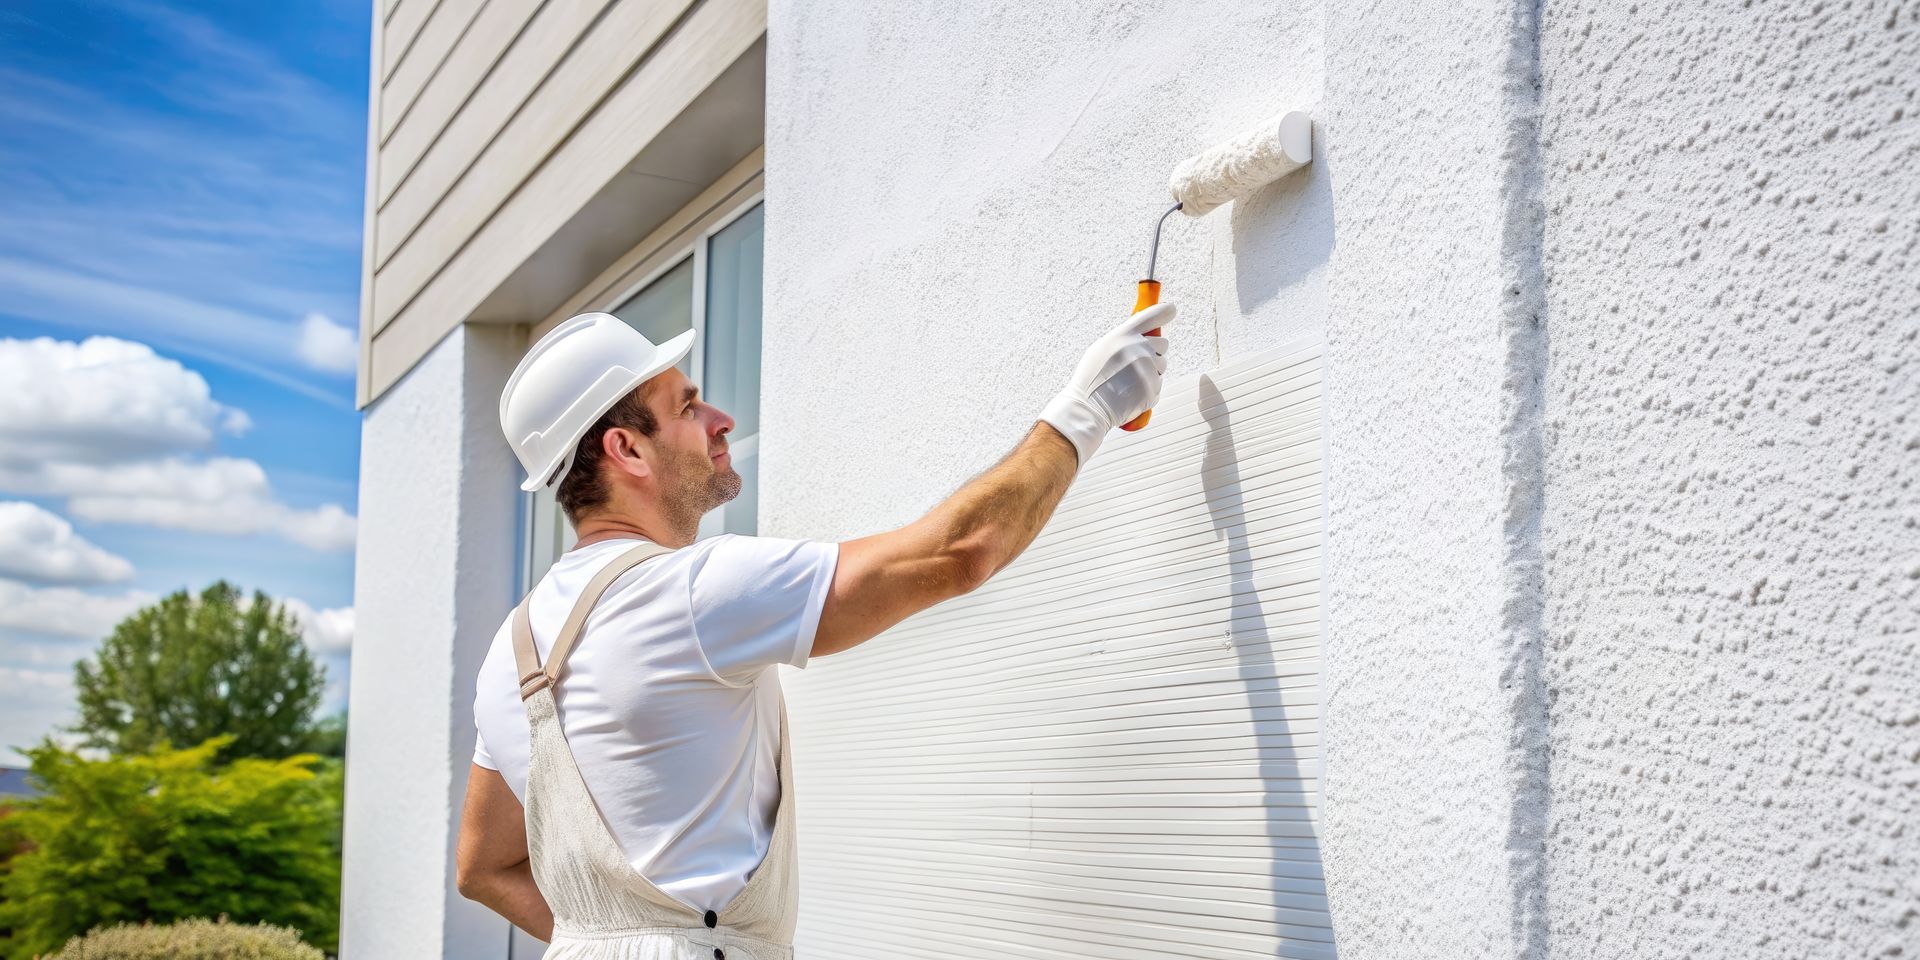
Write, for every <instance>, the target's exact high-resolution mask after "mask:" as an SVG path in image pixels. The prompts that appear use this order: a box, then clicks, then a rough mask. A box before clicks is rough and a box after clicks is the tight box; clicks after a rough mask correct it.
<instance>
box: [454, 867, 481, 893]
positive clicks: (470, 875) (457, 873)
mask: <svg viewBox="0 0 1920 960" xmlns="http://www.w3.org/2000/svg"><path fill="white" fill-rule="evenodd" d="M484 876H485V875H484V874H483V873H481V872H480V871H479V870H476V869H474V868H473V865H472V864H469V863H464V862H463V863H457V864H455V865H454V868H453V888H454V889H455V890H458V891H460V895H461V896H463V897H466V898H467V899H468V900H474V901H480V900H481V898H482V897H484V896H485V893H486V888H487V884H486V882H485V880H484Z"/></svg>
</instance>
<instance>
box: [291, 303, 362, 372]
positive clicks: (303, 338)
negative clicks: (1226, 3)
mask: <svg viewBox="0 0 1920 960" xmlns="http://www.w3.org/2000/svg"><path fill="white" fill-rule="evenodd" d="M300 359H301V360H303V361H305V362H306V364H307V366H310V367H312V368H314V369H315V370H320V371H322V372H325V373H352V372H353V369H354V367H355V366H356V365H357V364H358V363H359V361H360V344H359V340H358V338H356V337H355V336H354V332H353V330H351V329H350V328H347V327H343V326H341V325H340V324H337V323H334V322H333V320H332V319H330V318H329V317H327V316H326V315H325V314H320V313H309V314H307V316H306V319H304V320H302V321H300Z"/></svg>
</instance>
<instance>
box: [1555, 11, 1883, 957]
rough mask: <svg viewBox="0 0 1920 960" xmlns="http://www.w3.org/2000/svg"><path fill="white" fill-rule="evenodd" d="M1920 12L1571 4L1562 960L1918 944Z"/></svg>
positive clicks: (1559, 521)
mask: <svg viewBox="0 0 1920 960" xmlns="http://www.w3.org/2000/svg"><path fill="white" fill-rule="evenodd" d="M1916 14H1920V11H1916V10H1915V8H1914V7H1913V5H1912V4H1890V3H1853V4H1833V3H1829V4H1815V3H1803V4H1752V5H1748V4H1742V3H1736V2H1731V0H1725V2H1718V3H1709V4H1671V5H1667V4H1656V5H1651V6H1650V5H1646V4H1642V5H1641V7H1640V9H1639V11H1638V12H1637V13H1635V12H1631V10H1630V8H1628V7H1626V6H1624V5H1619V4H1609V3H1590V2H1584V0H1583V2H1569V3H1552V4H1548V6H1547V12H1546V16H1545V21H1544V31H1543V34H1542V53H1543V58H1542V59H1543V64H1544V67H1545V76H1546V81H1547V82H1546V88H1545V90H1546V104H1547V107H1548V110H1547V114H1546V117H1547V120H1546V124H1545V128H1544V131H1543V132H1544V134H1545V144H1544V148H1543V157H1542V159H1543V161H1544V169H1545V171H1546V182H1547V191H1546V194H1545V197H1544V199H1545V201H1546V203H1547V218H1546V234H1545V237H1546V257H1545V264H1546V270H1547V281H1548V282H1547V284H1546V291H1547V304H1546V316H1547V349H1546V352H1547V355H1548V357H1549V358H1550V362H1549V364H1548V367H1547V371H1548V375H1547V379H1546V383H1547V390H1546V395H1545V401H1546V411H1547V412H1546V416H1547V420H1548V422H1549V424H1550V425H1551V429H1550V430H1549V432H1548V437H1549V444H1548V447H1547V450H1548V453H1549V456H1548V459H1547V466H1546V472H1547V478H1548V487H1547V490H1548V494H1547V498H1546V511H1545V515H1544V521H1543V525H1542V532H1543V546H1544V554H1545V557H1546V582H1547V584H1548V586H1549V589H1548V607H1547V611H1546V615H1547V624H1548V627H1549V636H1550V637H1551V639H1552V652H1551V659H1550V662H1549V665H1548V674H1549V676H1550V677H1551V681H1552V687H1553V694H1554V706H1553V710H1552V722H1551V730H1552V743H1553V761H1552V811H1553V814H1552V818H1551V826H1552V837H1551V841H1550V846H1549V852H1550V858H1551V870H1550V874H1551V890H1552V895H1551V898H1550V902H1551V918H1552V928H1553V937H1552V945H1553V948H1554V954H1555V955H1556V956H1568V957H1606V956H1619V955H1621V954H1623V953H1631V954H1633V955H1634V956H1637V957H1647V958H1664V957H1779V958H1789V957H1792V958H1799V957H1890V956H1905V957H1911V956H1915V955H1920V649H1917V648H1920V589H1917V588H1920V490H1916V488H1915V484H1916V480H1915V478H1916V476H1917V475H1920V470H1916V467H1917V466H1920V421H1917V419H1916V418H1920V256H1916V249H1917V245H1920V116H1916V115H1917V114H1920V25H1916V22H1915V18H1916Z"/></svg>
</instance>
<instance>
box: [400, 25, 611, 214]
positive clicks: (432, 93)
mask: <svg viewBox="0 0 1920 960" xmlns="http://www.w3.org/2000/svg"><path fill="white" fill-rule="evenodd" d="M606 6H607V0H548V2H547V3H544V4H541V5H539V6H538V7H532V8H530V7H529V5H528V4H527V3H526V2H525V0H494V2H491V3H488V4H487V6H486V9H484V10H482V11H480V16H479V17H477V18H476V20H475V23H474V25H473V26H472V28H471V29H469V30H468V31H467V35H466V36H465V37H462V38H461V40H460V43H459V45H457V46H455V47H454V49H453V52H452V53H450V54H448V56H447V61H446V63H445V64H443V65H442V66H441V68H440V71H439V72H438V73H436V74H435V75H434V76H433V78H432V79H431V80H429V81H428V83H427V85H426V88H425V89H423V90H422V91H421V92H420V96H419V97H418V98H417V99H416V100H415V102H414V105H413V109H411V110H409V111H407V115H406V117H405V118H403V119H398V120H396V121H394V122H392V123H390V124H388V123H383V127H385V128H386V129H389V130H390V131H391V132H390V133H389V134H387V136H386V139H385V142H383V143H382V144H381V149H380V175H379V177H378V179H377V181H376V182H377V189H378V204H379V206H382V207H384V206H385V205H386V204H387V203H388V202H389V201H391V200H392V199H393V195H394V193H395V191H397V190H398V189H399V188H400V186H401V184H403V183H407V182H409V181H410V179H411V178H413V177H415V176H416V174H417V175H418V180H417V181H414V182H413V188H414V189H418V190H421V191H423V192H424V194H425V195H427V196H429V197H431V195H432V194H433V192H434V191H435V190H436V189H438V190H439V191H441V192H444V191H445V190H446V189H447V187H448V186H450V185H451V184H452V183H453V181H454V180H455V179H457V178H458V177H459V176H460V174H462V173H464V172H465V171H466V169H467V167H468V166H470V165H472V163H473V159H474V157H476V156H478V155H479V153H480V151H481V149H482V148H484V147H485V146H486V145H487V144H489V143H491V142H493V139H494V137H495V135H497V134H498V133H499V132H500V128H502V127H504V126H506V124H507V121H509V120H511V119H513V117H514V115H515V114H517V113H518V112H519V111H520V108H521V106H522V105H524V104H525V103H526V102H527V97H528V96H530V95H532V93H533V91H534V90H535V89H537V88H538V87H539V86H540V82H541V81H542V80H545V79H546V77H547V74H548V73H551V72H552V71H553V68H554V67H555V66H556V65H557V64H559V63H560V61H561V59H562V58H563V57H564V56H565V55H566V52H567V49H568V48H569V47H571V46H572V45H573V43H574V41H576V40H578V39H579V38H580V35H581V34H582V33H585V32H586V30H587V28H588V27H589V26H591V25H592V24H593V21H594V18H595V17H598V16H599V15H600V13H601V11H603V10H605V9H606ZM430 151H431V152H432V155H433V162H432V163H431V164H426V167H427V169H426V170H425V171H424V172H421V171H418V169H417V168H419V167H420V166H422V165H423V161H424V160H425V158H426V157H427V156H428V154H429V152H430Z"/></svg>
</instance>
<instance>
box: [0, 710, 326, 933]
mask: <svg viewBox="0 0 1920 960" xmlns="http://www.w3.org/2000/svg"><path fill="white" fill-rule="evenodd" d="M226 745H227V740H226V738H223V737H221V738H215V739H212V740H209V741H207V742H206V743H203V744H201V745H199V746H197V747H192V748H189V749H185V750H171V749H161V750H156V751H154V752H152V753H148V754H143V755H137V756H125V757H110V758H108V759H104V760H90V759H87V758H85V757H83V756H81V755H79V754H77V753H73V752H69V751H66V750H63V749H61V748H59V747H57V746H55V745H54V744H52V743H51V742H47V743H43V744H42V745H41V746H39V747H37V748H34V749H32V750H29V751H27V755H28V756H29V757H30V758H31V759H32V761H33V775H34V776H35V777H36V778H37V779H38V780H39V781H40V783H41V784H42V786H43V791H44V792H42V793H41V795H40V796H38V797H35V798H33V799H30V800H25V801H22V802H20V803H19V804H18V805H17V806H15V807H14V809H13V811H12V812H11V813H10V814H9V815H8V816H7V817H5V818H4V819H0V847H4V848H6V849H19V850H20V851H22V852H19V853H17V854H15V855H14V856H13V857H11V858H9V859H7V860H6V861H5V862H4V863H0V956H5V957H6V958H7V960H30V958H32V957H34V956H36V955H40V954H48V953H51V952H53V951H55V950H58V949H60V947H61V945H62V944H64V943H66V942H67V940H68V939H69V938H71V937H74V936H76V935H79V934H82V933H86V932H87V931H88V930H91V929H93V928H95V927H100V926H106V925H112V924H117V923H141V922H145V921H152V922H154V923H168V922H171V921H175V920H183V919H188V918H192V917H218V916H226V917H229V918H231V919H232V920H233V921H234V922H236V923H269V924H275V925H279V926H287V927H292V928H293V929H295V930H298V931H300V933H301V934H302V936H304V937H305V939H306V940H307V942H309V943H312V944H314V945H316V946H318V947H320V948H321V949H323V950H328V951H331V950H333V949H334V947H335V943H336V940H337V938H338V917H339V896H340V894H339V891H340V807H341V775H340V767H339V765H338V764H337V763H332V762H329V761H324V760H322V759H321V758H319V757H315V756H312V755H310V754H306V755H300V756H293V757H287V758H284V759H279V760H260V759H252V758H242V759H239V760H235V761H233V762H231V763H227V764H222V763H220V762H219V760H218V759H217V757H218V755H219V753H220V752H221V750H222V748H223V747H225V746H226Z"/></svg>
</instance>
